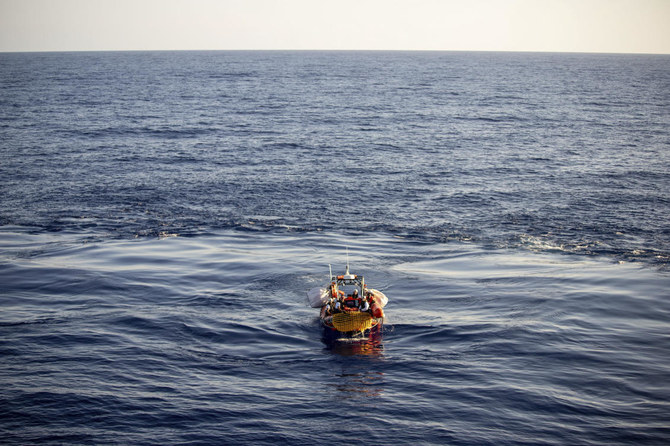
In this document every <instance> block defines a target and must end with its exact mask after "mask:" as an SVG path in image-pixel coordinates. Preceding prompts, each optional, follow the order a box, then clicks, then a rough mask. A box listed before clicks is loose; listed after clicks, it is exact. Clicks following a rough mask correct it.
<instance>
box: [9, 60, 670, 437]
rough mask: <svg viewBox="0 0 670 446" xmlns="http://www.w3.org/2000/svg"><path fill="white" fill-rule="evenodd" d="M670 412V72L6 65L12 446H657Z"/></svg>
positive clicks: (286, 63)
mask: <svg viewBox="0 0 670 446" xmlns="http://www.w3.org/2000/svg"><path fill="white" fill-rule="evenodd" d="M346 247H348V248H349V259H350V263H351V269H352V272H355V273H359V274H364V275H365V277H366V280H367V282H368V283H369V284H370V286H372V287H374V288H377V289H380V290H382V291H384V292H385V293H386V295H387V296H388V297H389V304H388V306H387V307H386V315H387V320H386V324H385V328H384V332H383V334H382V336H381V337H380V338H378V339H374V340H373V341H371V342H347V341H339V342H338V341H328V340H326V339H324V338H323V333H322V330H321V328H320V326H319V323H318V318H317V316H318V310H317V309H312V308H309V307H308V306H307V304H306V299H305V291H306V290H308V289H309V288H312V287H314V286H318V285H322V284H324V283H325V282H326V281H327V276H328V264H332V265H333V268H334V270H335V271H337V272H340V271H342V270H343V268H344V264H345V262H346V254H345V249H346ZM668 383H670V56H653V55H598V54H534V53H402V52H128V53H123V52H119V53H113V52H109V53H105V52H101V53H31V54H7V53H5V54H1V53H0V403H1V404H0V443H2V444H22V445H23V444H40V445H42V444H95V445H97V444H156V445H159V444H160V445H163V444H183V445H187V444H188V445H199V444H203V445H205V444H291V445H311V444H321V443H323V444H325V443H329V444H355V443H367V444H379V445H387V444H388V445H390V444H453V445H486V444H490V445H499V444H509V445H544V444H547V445H576V444H580V445H582V444H584V445H630V444H636V445H637V444H650V445H667V444H668V443H670V384H668Z"/></svg>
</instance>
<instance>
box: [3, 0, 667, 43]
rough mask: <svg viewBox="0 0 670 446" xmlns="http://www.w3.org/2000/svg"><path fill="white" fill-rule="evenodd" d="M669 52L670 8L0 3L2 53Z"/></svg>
mask: <svg viewBox="0 0 670 446" xmlns="http://www.w3.org/2000/svg"><path fill="white" fill-rule="evenodd" d="M189 49H202V50H208V49H211V50H226V49H298V50H301V49H323V50H337V49H344V50H366V49H367V50H446V51H451V50H454V51H461V50H466V51H467V50H470V51H561V52H607V53H660V54H670V0H337V1H333V0H0V51H3V52H4V51H86V50H189Z"/></svg>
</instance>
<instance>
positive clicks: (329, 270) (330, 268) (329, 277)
mask: <svg viewBox="0 0 670 446" xmlns="http://www.w3.org/2000/svg"><path fill="white" fill-rule="evenodd" d="M328 272H329V275H328V282H330V281H331V280H333V267H332V266H330V263H329V264H328Z"/></svg>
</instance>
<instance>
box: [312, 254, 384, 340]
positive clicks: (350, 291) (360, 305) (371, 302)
mask: <svg viewBox="0 0 670 446" xmlns="http://www.w3.org/2000/svg"><path fill="white" fill-rule="evenodd" d="M307 300H308V302H309V305H310V306H311V307H312V308H321V313H320V315H319V319H320V321H321V325H322V326H323V328H324V334H325V335H326V336H327V337H331V338H333V337H334V338H337V339H360V338H366V337H367V338H369V337H371V336H373V335H375V334H378V333H380V332H381V330H382V325H383V322H384V307H385V306H386V304H387V303H388V298H387V297H386V296H385V295H384V293H382V292H381V291H379V290H375V289H372V288H368V287H367V285H366V284H365V278H364V277H363V276H362V275H358V274H351V273H350V272H349V262H348V261H347V268H346V271H345V273H344V274H340V275H333V273H332V269H331V272H330V283H329V284H328V285H327V286H325V287H316V288H312V289H311V290H309V291H308V292H307Z"/></svg>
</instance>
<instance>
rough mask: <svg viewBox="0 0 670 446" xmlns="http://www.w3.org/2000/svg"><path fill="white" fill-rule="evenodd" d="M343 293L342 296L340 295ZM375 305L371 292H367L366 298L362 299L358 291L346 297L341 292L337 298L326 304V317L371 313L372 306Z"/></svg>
mask: <svg viewBox="0 0 670 446" xmlns="http://www.w3.org/2000/svg"><path fill="white" fill-rule="evenodd" d="M340 293H341V294H340ZM373 303H374V295H373V294H372V293H371V292H367V291H366V292H365V296H364V297H361V296H359V294H358V290H354V292H353V293H351V294H348V295H344V293H343V292H342V291H340V292H339V293H338V295H337V297H335V296H333V297H332V298H331V299H330V301H329V302H328V303H327V304H326V315H327V316H329V315H333V314H335V313H347V312H353V311H359V312H370V311H371V306H372V304H373Z"/></svg>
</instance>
